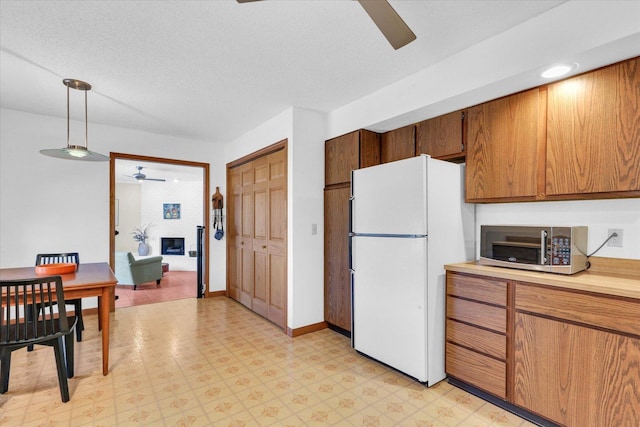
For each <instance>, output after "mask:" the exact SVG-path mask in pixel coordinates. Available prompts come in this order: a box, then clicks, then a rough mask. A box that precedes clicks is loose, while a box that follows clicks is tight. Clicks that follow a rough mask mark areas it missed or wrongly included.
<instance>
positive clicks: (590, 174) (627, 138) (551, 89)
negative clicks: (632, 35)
mask: <svg viewBox="0 0 640 427" xmlns="http://www.w3.org/2000/svg"><path fill="white" fill-rule="evenodd" d="M639 104H640V59H639V58H634V59H631V60H628V61H625V62H621V63H618V64H614V65H611V66H609V67H606V68H602V69H599V70H595V71H592V72H589V73H586V74H583V75H580V76H576V77H573V78H570V79H567V80H564V81H561V82H558V83H554V84H550V85H549V86H548V112H547V159H546V160H547V165H546V175H547V179H546V193H547V195H572V194H573V195H575V194H583V193H606V192H628V191H640V166H639V165H640V108H639Z"/></svg>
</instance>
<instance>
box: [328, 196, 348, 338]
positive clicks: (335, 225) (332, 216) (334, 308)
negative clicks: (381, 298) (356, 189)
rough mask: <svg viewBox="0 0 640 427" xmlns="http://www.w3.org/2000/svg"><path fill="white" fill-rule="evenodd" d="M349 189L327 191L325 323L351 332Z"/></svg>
mask: <svg viewBox="0 0 640 427" xmlns="http://www.w3.org/2000/svg"><path fill="white" fill-rule="evenodd" d="M349 196H350V189H349V187H346V188H336V189H330V190H325V191H324V212H325V214H324V271H325V274H324V286H325V292H324V319H325V321H327V322H329V323H331V324H333V325H336V326H338V327H340V328H342V329H344V330H346V331H351V275H350V272H349V237H348V233H349Z"/></svg>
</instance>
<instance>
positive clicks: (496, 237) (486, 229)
mask: <svg viewBox="0 0 640 427" xmlns="http://www.w3.org/2000/svg"><path fill="white" fill-rule="evenodd" d="M550 233H551V229H550V228H549V227H531V226H527V227H523V226H517V225H514V226H484V225H483V226H481V248H480V262H481V264H487V265H497V266H504V267H516V268H521V269H526V270H535V271H549V266H550V262H549V243H550V236H551V234H550Z"/></svg>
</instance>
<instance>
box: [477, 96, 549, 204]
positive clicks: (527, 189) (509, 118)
mask: <svg viewBox="0 0 640 427" xmlns="http://www.w3.org/2000/svg"><path fill="white" fill-rule="evenodd" d="M540 98H541V96H540V94H539V91H538V89H532V90H528V91H526V92H521V93H518V94H515V95H511V96H507V97H504V98H500V99H496V100H495V101H491V102H487V103H484V104H481V105H477V106H475V107H472V108H470V109H469V110H468V113H467V117H468V119H469V120H468V121H467V127H468V146H467V156H466V161H467V170H466V200H467V201H468V202H474V201H490V200H492V199H493V200H495V199H515V200H533V199H535V198H536V195H537V182H538V181H537V179H538V178H537V177H538V172H539V169H538V165H539V163H538V146H539V142H540V140H541V139H542V142H544V126H541V124H542V125H544V121H543V120H542V118H541V117H542V115H541V111H540V110H541V108H542V111H544V103H541V99H540ZM487 199H489V200H487Z"/></svg>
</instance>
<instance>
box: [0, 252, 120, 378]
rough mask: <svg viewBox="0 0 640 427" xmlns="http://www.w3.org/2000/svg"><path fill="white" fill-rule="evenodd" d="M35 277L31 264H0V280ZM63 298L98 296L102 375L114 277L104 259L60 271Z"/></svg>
mask: <svg viewBox="0 0 640 427" xmlns="http://www.w3.org/2000/svg"><path fill="white" fill-rule="evenodd" d="M35 277H38V275H37V274H36V270H35V267H20V268H0V280H16V279H32V278H35ZM60 277H61V278H62V288H63V290H64V298H65V300H67V299H76V298H86V297H96V296H97V297H98V303H99V307H100V309H99V310H98V312H99V313H100V319H99V324H100V326H101V329H102V375H107V374H108V373H109V317H110V309H111V300H112V295H113V293H114V288H115V286H116V283H117V282H118V279H116V276H114V274H113V271H112V270H111V267H109V264H108V263H106V262H94V263H87V264H80V265H78V269H77V270H76V271H75V272H74V273H68V274H61V275H60Z"/></svg>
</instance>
